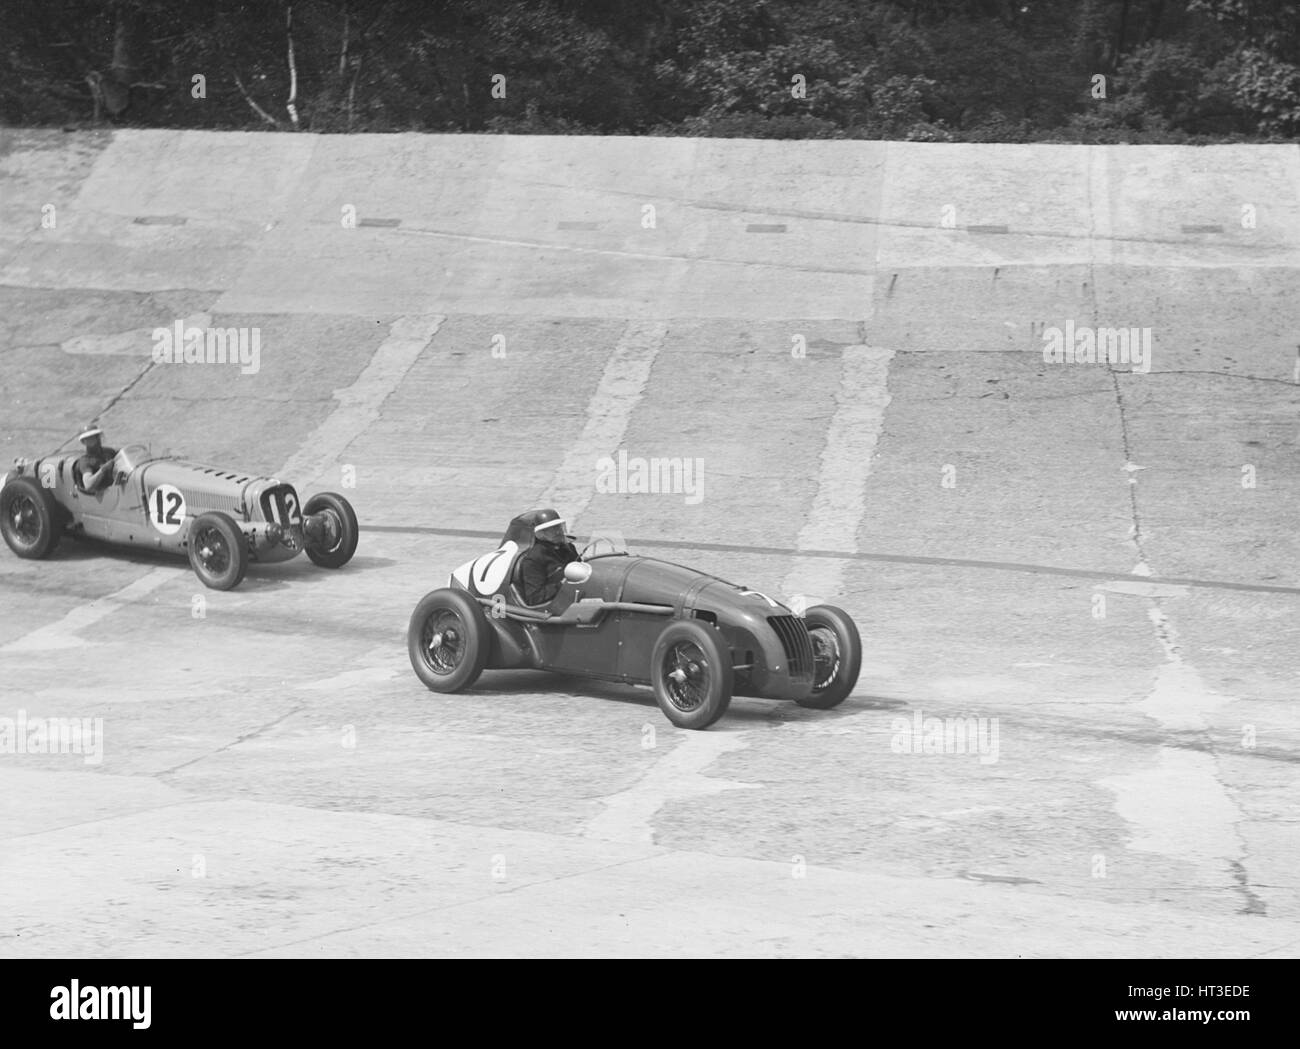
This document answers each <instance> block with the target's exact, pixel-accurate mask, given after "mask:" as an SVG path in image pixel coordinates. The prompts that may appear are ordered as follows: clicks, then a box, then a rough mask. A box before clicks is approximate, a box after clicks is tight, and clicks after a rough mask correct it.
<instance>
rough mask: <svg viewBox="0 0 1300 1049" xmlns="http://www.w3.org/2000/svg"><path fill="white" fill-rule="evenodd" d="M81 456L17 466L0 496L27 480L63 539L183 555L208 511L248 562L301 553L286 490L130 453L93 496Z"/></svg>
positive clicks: (298, 526) (234, 473) (257, 479)
mask: <svg viewBox="0 0 1300 1049" xmlns="http://www.w3.org/2000/svg"><path fill="white" fill-rule="evenodd" d="M78 460H79V456H77V455H61V456H46V457H43V458H37V459H18V460H16V461H15V467H14V469H13V470H11V471H10V472H9V473H7V474H5V475H4V476H3V477H0V488H2V487H3V485H4V484H6V483H8V482H9V481H11V480H12V479H14V478H16V477H31V478H33V479H35V480H36V481H37V482H38V483H39V484H40V486H41V487H42V488H44V489H46V490H47V491H48V492H49V494H50V495H51V496H52V497H53V499H54V502H55V503H56V504H57V505H58V507H59V508H60V510H61V511H62V513H61V518H62V520H61V522H60V524H61V525H62V528H63V534H66V535H71V536H81V537H86V538H91V539H99V540H103V541H105V542H109V543H116V544H122V545H126V546H135V547H145V548H149V549H155V550H163V551H166V552H170V553H177V554H181V555H185V554H186V552H187V549H188V546H189V538H190V535H189V533H190V526H191V524H192V523H193V521H194V520H195V519H196V518H197V517H198V516H199V515H200V514H203V513H206V512H209V511H219V512H222V513H225V514H228V515H229V516H230V517H231V518H232V519H233V520H234V521H235V523H236V524H237V526H238V528H239V531H240V532H241V533H242V535H243V537H244V539H245V542H246V544H247V552H248V555H249V559H250V560H252V561H258V562H264V563H265V562H277V561H287V560H289V559H290V558H292V557H295V556H297V555H298V554H299V553H301V552H302V550H303V549H304V546H305V540H306V532H307V531H308V530H310V529H311V528H313V527H316V526H317V523H315V522H312V521H311V520H310V519H309V518H307V517H305V516H304V514H303V512H302V504H301V502H300V501H299V498H298V494H297V492H296V491H295V490H294V488H293V486H292V485H290V484H285V483H284V482H282V481H280V480H278V479H276V478H273V477H262V476H258V475H256V474H252V473H247V472H242V471H238V470H226V469H220V468H217V467H212V466H206V465H204V464H202V463H197V462H192V461H190V460H187V459H181V458H177V457H174V456H155V455H152V454H151V453H150V451H149V449H148V447H147V446H145V445H141V444H132V445H127V446H125V447H123V448H122V449H120V450H119V451H118V452H117V453H116V455H115V456H114V462H113V472H112V478H111V481H110V483H108V484H107V485H105V486H104V487H103V488H102V489H100V490H99V491H96V492H91V491H88V490H87V489H86V488H85V487H83V485H82V480H83V479H82V477H81V475H80V467H79V466H78Z"/></svg>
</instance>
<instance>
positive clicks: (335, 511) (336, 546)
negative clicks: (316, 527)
mask: <svg viewBox="0 0 1300 1049" xmlns="http://www.w3.org/2000/svg"><path fill="white" fill-rule="evenodd" d="M303 513H304V514H305V515H307V516H311V515H312V514H322V515H324V517H325V538H324V539H323V540H322V541H320V542H316V543H313V542H306V543H305V546H306V548H307V556H308V557H310V558H311V560H312V563H313V564H316V565H320V567H321V568H342V567H343V566H344V565H345V564H347V563H348V562H349V561H351V560H352V555H353V554H355V553H356V552H357V533H358V531H359V529H358V527H357V515H356V514H355V513H354V512H353V510H352V504H351V503H349V502H348V501H347V500H346V499H344V498H343V496H341V495H337V494H335V493H334V492H321V493H320V494H319V495H313V496H312V497H311V498H310V499H308V500H307V505H306V506H305V507H304V508H303Z"/></svg>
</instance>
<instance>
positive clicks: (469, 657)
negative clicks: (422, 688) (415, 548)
mask: <svg viewBox="0 0 1300 1049" xmlns="http://www.w3.org/2000/svg"><path fill="white" fill-rule="evenodd" d="M491 629H492V628H491V627H490V626H488V621H487V617H486V616H485V615H484V614H483V609H482V608H481V607H480V606H479V603H478V602H477V601H475V600H474V599H473V598H472V597H470V596H469V595H468V594H466V593H464V592H462V591H460V590H452V589H450V588H445V589H442V590H435V591H433V593H431V594H426V595H425V596H424V598H423V599H422V600H421V601H420V603H419V604H418V605H416V606H415V611H414V612H412V613H411V623H410V625H409V626H408V627H407V628H406V649H407V653H408V654H409V655H410V657H411V666H412V667H413V668H414V670H415V676H416V677H418V678H419V679H420V680H421V681H423V682H424V683H425V685H426V686H427V687H428V688H430V689H432V690H433V691H434V692H459V691H460V690H461V689H464V688H469V687H470V685H472V684H474V682H475V681H477V680H478V676H479V675H480V674H481V673H483V668H484V666H486V665H487V656H488V645H489V643H490V641H491V638H490V637H489V636H488V631H489V630H491Z"/></svg>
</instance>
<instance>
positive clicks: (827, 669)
mask: <svg viewBox="0 0 1300 1049" xmlns="http://www.w3.org/2000/svg"><path fill="white" fill-rule="evenodd" d="M803 621H804V625H805V626H807V628H808V633H809V635H810V636H811V637H812V645H813V689H812V694H811V695H809V696H808V698H807V699H800V700H797V702H798V704H799V705H800V706H801V707H812V708H814V709H815V710H830V708H831V707H836V706H839V705H840V704H841V703H843V702H844V701H845V700H846V699H847V698H848V696H849V693H850V692H852V691H853V686H854V685H856V684H857V683H858V671H860V670H861V669H862V639H861V638H860V637H859V636H858V628H857V627H856V626H855V625H854V624H853V620H852V619H850V618H849V614H848V613H847V612H845V611H844V610H843V609H842V608H836V607H835V606H834V605H814V606H813V607H812V608H810V609H808V611H807V612H806V613H805V614H804V620H803Z"/></svg>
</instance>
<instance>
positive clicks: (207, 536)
mask: <svg viewBox="0 0 1300 1049" xmlns="http://www.w3.org/2000/svg"><path fill="white" fill-rule="evenodd" d="M189 549H190V567H191V568H193V569H194V574H195V575H196V576H198V577H199V579H200V580H202V581H203V585H204V586H207V587H211V588H212V589H213V590H233V589H234V588H235V587H237V586H238V585H239V583H240V581H241V580H242V579H243V578H244V573H245V572H246V571H248V544H247V543H246V542H245V541H244V533H243V532H241V531H240V530H239V525H237V524H235V519H234V518H233V517H231V516H230V515H229V514H223V513H221V512H220V511H218V510H211V511H209V512H208V513H205V514H199V516H198V517H196V518H195V519H194V523H193V524H192V525H190V535H189Z"/></svg>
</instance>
